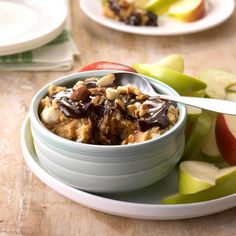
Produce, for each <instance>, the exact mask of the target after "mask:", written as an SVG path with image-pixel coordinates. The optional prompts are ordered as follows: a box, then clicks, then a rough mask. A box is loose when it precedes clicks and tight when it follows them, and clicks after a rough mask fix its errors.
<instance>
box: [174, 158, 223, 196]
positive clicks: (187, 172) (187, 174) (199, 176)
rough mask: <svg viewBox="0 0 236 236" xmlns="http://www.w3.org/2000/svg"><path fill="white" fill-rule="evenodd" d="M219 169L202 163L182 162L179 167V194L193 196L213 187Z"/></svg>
mask: <svg viewBox="0 0 236 236" xmlns="http://www.w3.org/2000/svg"><path fill="white" fill-rule="evenodd" d="M218 171H219V169H218V168H217V167H216V166H215V165H213V164H210V163H207V162H202V161H183V162H181V163H180V165H179V193H181V194H193V193H197V192H200V191H202V190H205V189H208V188H211V187H212V186H214V185H215V180H216V177H217V174H218Z"/></svg>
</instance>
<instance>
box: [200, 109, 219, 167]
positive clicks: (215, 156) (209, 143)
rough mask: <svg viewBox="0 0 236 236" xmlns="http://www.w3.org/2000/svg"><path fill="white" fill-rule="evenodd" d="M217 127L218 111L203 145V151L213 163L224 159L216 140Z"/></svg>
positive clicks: (207, 159)
mask: <svg viewBox="0 0 236 236" xmlns="http://www.w3.org/2000/svg"><path fill="white" fill-rule="evenodd" d="M215 127H216V113H215V115H214V117H213V119H212V122H211V126H210V130H209V132H208V134H207V136H206V138H205V140H204V142H203V145H202V147H201V152H202V154H203V155H204V157H205V158H206V161H209V162H212V163H219V162H223V161H224V159H223V157H222V155H221V153H220V150H219V148H218V145H217V142H216V134H215Z"/></svg>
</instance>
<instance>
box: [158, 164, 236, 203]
mask: <svg viewBox="0 0 236 236" xmlns="http://www.w3.org/2000/svg"><path fill="white" fill-rule="evenodd" d="M203 175H205V173H204V174H203ZM235 182H236V166H231V167H225V168H222V169H219V171H218V173H217V175H216V179H215V185H213V186H212V187H209V188H208V189H205V190H202V191H199V192H196V193H193V194H181V193H174V194H172V195H169V196H167V197H165V198H163V199H162V200H161V202H162V203H163V204H185V203H194V202H201V201H207V200H212V199H216V198H220V197H224V196H227V195H231V194H234V193H236V187H235Z"/></svg>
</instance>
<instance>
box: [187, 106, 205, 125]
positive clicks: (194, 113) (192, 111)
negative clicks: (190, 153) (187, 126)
mask: <svg viewBox="0 0 236 236" xmlns="http://www.w3.org/2000/svg"><path fill="white" fill-rule="evenodd" d="M186 108H187V120H188V121H189V122H194V121H195V120H196V119H197V118H198V117H199V116H200V115H201V114H202V109H201V108H197V107H193V106H188V105H186Z"/></svg>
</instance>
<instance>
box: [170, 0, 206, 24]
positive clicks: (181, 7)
mask: <svg viewBox="0 0 236 236" xmlns="http://www.w3.org/2000/svg"><path fill="white" fill-rule="evenodd" d="M167 14H168V16H171V17H173V18H174V19H176V20H180V21H183V22H192V21H196V20H199V19H201V18H203V17H204V15H205V0H179V1H177V2H176V3H174V4H173V5H171V6H170V8H169V10H168V13H167Z"/></svg>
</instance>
